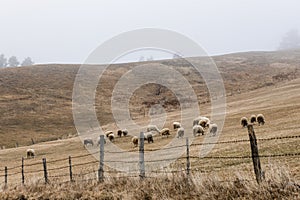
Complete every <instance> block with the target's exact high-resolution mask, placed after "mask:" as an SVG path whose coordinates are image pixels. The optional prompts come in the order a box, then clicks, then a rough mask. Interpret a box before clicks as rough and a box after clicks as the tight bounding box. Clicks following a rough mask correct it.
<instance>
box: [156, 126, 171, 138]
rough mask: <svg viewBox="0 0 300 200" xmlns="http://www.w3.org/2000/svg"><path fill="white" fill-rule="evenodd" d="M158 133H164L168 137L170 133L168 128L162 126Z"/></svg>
mask: <svg viewBox="0 0 300 200" xmlns="http://www.w3.org/2000/svg"><path fill="white" fill-rule="evenodd" d="M159 134H161V135H162V136H164V135H166V136H167V137H168V136H169V135H170V129H168V128H163V129H161V130H160V131H159Z"/></svg>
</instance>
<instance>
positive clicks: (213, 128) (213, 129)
mask: <svg viewBox="0 0 300 200" xmlns="http://www.w3.org/2000/svg"><path fill="white" fill-rule="evenodd" d="M209 129H210V130H209V132H210V134H212V135H213V136H215V135H216V134H217V131H218V126H217V124H211V125H210V127H209Z"/></svg>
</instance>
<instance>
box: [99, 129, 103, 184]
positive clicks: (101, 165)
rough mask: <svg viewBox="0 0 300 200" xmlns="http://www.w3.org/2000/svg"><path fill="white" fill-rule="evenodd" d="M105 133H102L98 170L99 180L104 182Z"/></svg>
mask: <svg viewBox="0 0 300 200" xmlns="http://www.w3.org/2000/svg"><path fill="white" fill-rule="evenodd" d="M103 168H104V135H100V161H99V170H98V181H99V182H103V179H104V169H103Z"/></svg>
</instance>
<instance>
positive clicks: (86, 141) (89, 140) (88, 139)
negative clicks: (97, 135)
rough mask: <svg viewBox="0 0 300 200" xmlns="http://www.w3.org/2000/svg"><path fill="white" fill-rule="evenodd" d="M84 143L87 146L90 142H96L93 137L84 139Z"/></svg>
mask: <svg viewBox="0 0 300 200" xmlns="http://www.w3.org/2000/svg"><path fill="white" fill-rule="evenodd" d="M83 144H84V146H87V145H88V144H90V145H92V146H94V142H93V140H92V139H91V138H87V139H84V140H83Z"/></svg>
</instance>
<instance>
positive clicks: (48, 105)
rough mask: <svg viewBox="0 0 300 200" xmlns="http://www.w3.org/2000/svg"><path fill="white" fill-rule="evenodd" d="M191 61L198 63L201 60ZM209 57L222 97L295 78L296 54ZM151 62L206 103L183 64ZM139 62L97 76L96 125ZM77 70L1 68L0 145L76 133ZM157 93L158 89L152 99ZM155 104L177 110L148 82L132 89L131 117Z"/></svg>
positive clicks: (199, 83) (197, 79) (299, 64)
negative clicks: (172, 74) (219, 79)
mask: <svg viewBox="0 0 300 200" xmlns="http://www.w3.org/2000/svg"><path fill="white" fill-rule="evenodd" d="M193 59H194V60H195V62H200V63H201V58H193ZM213 59H214V61H215V62H216V64H217V66H218V68H219V70H220V72H221V75H222V77H223V80H224V84H225V87H226V92H227V95H228V96H232V95H237V94H239V93H247V92H249V91H251V90H255V89H258V88H264V87H273V86H276V85H278V84H280V83H281V82H286V81H289V80H292V79H296V78H298V77H300V71H299V69H300V51H290V52H249V53H237V54H229V55H223V56H216V57H214V58H213ZM151 63H161V64H164V65H168V66H173V67H175V69H176V70H178V71H179V72H180V73H181V74H183V76H184V77H186V79H187V80H188V81H189V82H190V84H191V85H192V86H193V88H194V90H195V91H196V94H197V96H198V100H199V104H200V107H201V105H204V104H206V103H209V94H208V92H207V88H206V86H205V83H204V81H203V79H202V78H201V76H200V75H199V74H197V73H196V72H195V70H194V69H193V68H191V67H190V65H189V64H188V63H186V62H185V61H184V60H163V61H154V62H151ZM139 64H141V63H128V64H116V65H111V66H110V67H109V68H108V70H106V71H105V73H104V74H103V76H102V78H101V80H100V86H99V87H98V88H97V93H96V111H97V117H98V119H99V122H100V123H101V124H102V125H104V124H109V123H111V122H113V118H112V115H111V110H110V108H111V99H110V97H111V91H112V90H113V88H114V85H115V83H116V82H117V81H118V79H119V78H120V77H121V76H122V75H123V74H124V73H125V72H127V71H128V70H130V69H131V68H132V67H134V66H137V65H139ZM78 69H79V65H59V64H53V65H36V66H32V67H22V68H6V69H1V70H0V86H1V87H0V112H1V116H0V146H1V147H2V146H5V147H13V146H15V144H16V143H18V145H21V146H22V145H29V144H31V138H33V140H34V141H36V142H41V141H47V140H53V139H56V138H59V137H60V138H66V137H68V135H74V134H76V130H75V127H74V124H73V118H72V89H73V84H74V80H75V77H76V73H77V71H78ZM179 87H180V85H179ZM157 90H159V91H160V92H159V94H158V95H156V93H157ZM103 94H104V95H103ZM162 100H163V101H162ZM158 102H164V103H163V105H162V106H163V107H165V108H166V109H167V111H176V110H178V109H179V107H178V106H179V104H178V102H177V100H176V98H175V96H174V95H173V93H172V92H171V91H169V90H168V89H167V88H164V87H160V86H158V85H155V84H149V85H145V86H143V87H141V88H139V89H138V90H136V91H135V93H134V95H133V96H132V98H131V101H130V105H131V111H132V113H131V114H132V116H133V118H135V119H137V118H142V117H144V115H145V113H147V112H148V110H149V108H150V107H151V105H153V104H155V103H158Z"/></svg>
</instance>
